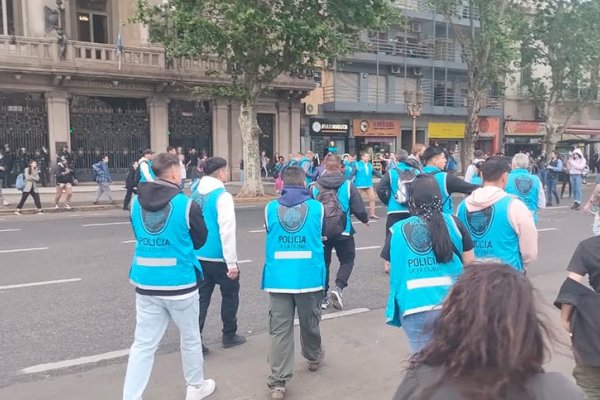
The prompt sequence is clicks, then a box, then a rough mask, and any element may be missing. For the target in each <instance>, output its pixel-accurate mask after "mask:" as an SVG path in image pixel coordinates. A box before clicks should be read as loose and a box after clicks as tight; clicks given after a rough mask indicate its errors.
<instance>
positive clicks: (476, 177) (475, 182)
mask: <svg viewBox="0 0 600 400" xmlns="http://www.w3.org/2000/svg"><path fill="white" fill-rule="evenodd" d="M471 185H479V186H483V179H481V176H479V175H473V177H472V178H471Z"/></svg>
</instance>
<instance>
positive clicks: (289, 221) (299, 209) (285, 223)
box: [277, 203, 308, 233]
mask: <svg viewBox="0 0 600 400" xmlns="http://www.w3.org/2000/svg"><path fill="white" fill-rule="evenodd" d="M277 216H278V218H279V223H280V224H281V226H282V228H283V229H284V230H285V231H286V232H289V233H296V232H298V231H299V230H300V229H302V227H303V226H304V224H305V223H306V218H307V217H308V206H307V205H306V204H305V203H301V204H298V205H296V206H294V207H285V206H282V205H280V206H279V207H277Z"/></svg>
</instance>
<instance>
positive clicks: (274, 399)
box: [271, 386, 285, 400]
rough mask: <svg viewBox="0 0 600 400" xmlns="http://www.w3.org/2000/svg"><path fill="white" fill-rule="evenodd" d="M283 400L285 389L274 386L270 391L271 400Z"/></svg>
mask: <svg viewBox="0 0 600 400" xmlns="http://www.w3.org/2000/svg"><path fill="white" fill-rule="evenodd" d="M283 399H285V388H284V387H283V386H275V387H274V388H273V389H271V400H283Z"/></svg>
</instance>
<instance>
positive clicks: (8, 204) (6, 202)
mask: <svg viewBox="0 0 600 400" xmlns="http://www.w3.org/2000/svg"><path fill="white" fill-rule="evenodd" d="M2 205H3V206H4V207H6V206H10V203H9V202H8V201H6V200H4V201H3V202H2Z"/></svg>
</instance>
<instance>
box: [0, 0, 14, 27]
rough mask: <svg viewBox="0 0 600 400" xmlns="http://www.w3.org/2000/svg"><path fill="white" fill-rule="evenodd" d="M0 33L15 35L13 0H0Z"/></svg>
mask: <svg viewBox="0 0 600 400" xmlns="http://www.w3.org/2000/svg"><path fill="white" fill-rule="evenodd" d="M0 1H1V7H0V35H15V34H16V33H15V7H14V4H13V1H14V0H0Z"/></svg>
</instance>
